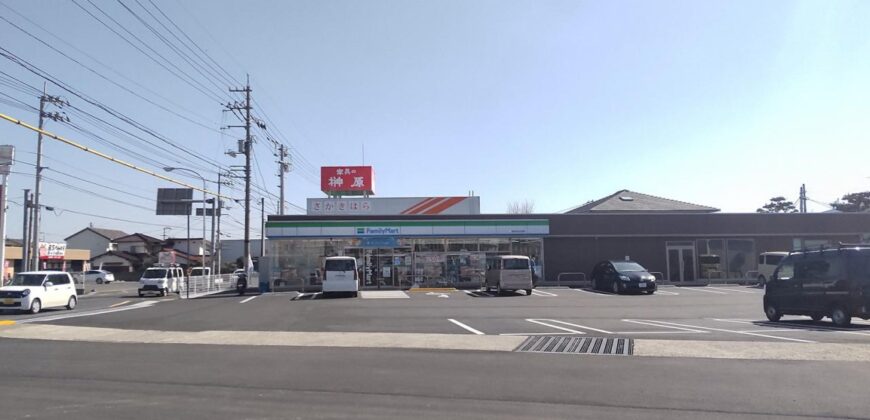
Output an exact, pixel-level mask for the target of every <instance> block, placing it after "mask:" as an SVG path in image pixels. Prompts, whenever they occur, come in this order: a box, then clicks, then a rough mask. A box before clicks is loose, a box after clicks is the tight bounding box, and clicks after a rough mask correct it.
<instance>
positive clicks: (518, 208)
mask: <svg viewBox="0 0 870 420" xmlns="http://www.w3.org/2000/svg"><path fill="white" fill-rule="evenodd" d="M507 212H508V214H531V213H534V212H535V202H534V201H533V200H523V201H511V202H510V203H508V206H507Z"/></svg>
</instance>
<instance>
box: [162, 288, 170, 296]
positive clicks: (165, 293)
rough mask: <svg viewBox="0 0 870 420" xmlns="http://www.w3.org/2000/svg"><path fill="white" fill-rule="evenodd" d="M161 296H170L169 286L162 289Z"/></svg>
mask: <svg viewBox="0 0 870 420" xmlns="http://www.w3.org/2000/svg"><path fill="white" fill-rule="evenodd" d="M160 296H169V288H166V289H163V290H161V291H160Z"/></svg>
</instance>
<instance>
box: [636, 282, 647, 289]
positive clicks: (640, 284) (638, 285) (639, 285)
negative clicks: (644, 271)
mask: <svg viewBox="0 0 870 420" xmlns="http://www.w3.org/2000/svg"><path fill="white" fill-rule="evenodd" d="M637 287H640V288H641V289H643V288H645V287H646V283H638V284H637Z"/></svg>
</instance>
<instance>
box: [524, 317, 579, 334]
mask: <svg viewBox="0 0 870 420" xmlns="http://www.w3.org/2000/svg"><path fill="white" fill-rule="evenodd" d="M526 321H528V322H531V323H532V324H538V325H543V326H545V327H550V328H555V329H557V330H561V331H565V332H569V333H574V334H586V333H585V332H583V331H577V330H572V329H570V328H565V327H560V326H558V325H552V324H548V323H546V322H544V321H552V319H541V320H539V319H527V320H526Z"/></svg>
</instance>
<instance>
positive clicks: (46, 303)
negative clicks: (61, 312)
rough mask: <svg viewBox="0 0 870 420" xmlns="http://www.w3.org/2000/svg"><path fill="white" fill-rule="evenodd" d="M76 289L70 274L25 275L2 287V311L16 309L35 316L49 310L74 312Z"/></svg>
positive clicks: (0, 289) (20, 275) (28, 272)
mask: <svg viewBox="0 0 870 420" xmlns="http://www.w3.org/2000/svg"><path fill="white" fill-rule="evenodd" d="M77 303H78V297H77V295H76V286H75V283H73V279H72V276H70V275H69V273H64V272H60V271H26V272H23V273H18V274H16V275H15V277H13V278H12V281H11V282H10V283H9V285H8V286H4V287H0V309H17V310H20V311H27V312H30V313H32V314H36V313H39V311H41V310H43V309H46V308H57V307H64V306H65V307H66V308H67V309H70V310H72V309H75V307H76V304H77Z"/></svg>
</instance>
